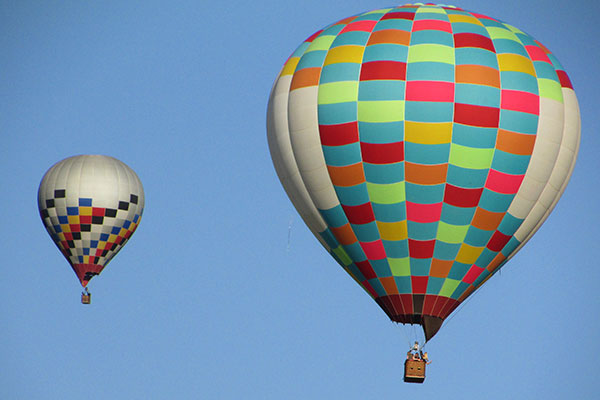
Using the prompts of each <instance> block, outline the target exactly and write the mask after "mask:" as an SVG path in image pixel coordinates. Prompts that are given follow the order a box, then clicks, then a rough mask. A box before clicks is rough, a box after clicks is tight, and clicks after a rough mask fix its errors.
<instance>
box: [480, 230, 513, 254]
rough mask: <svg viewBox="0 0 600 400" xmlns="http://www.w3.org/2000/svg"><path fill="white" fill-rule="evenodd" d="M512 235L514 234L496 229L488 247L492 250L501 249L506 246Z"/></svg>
mask: <svg viewBox="0 0 600 400" xmlns="http://www.w3.org/2000/svg"><path fill="white" fill-rule="evenodd" d="M511 237H512V236H508V235H505V234H504V233H502V232H500V231H496V232H494V234H493V235H492V238H491V239H490V241H489V242H488V244H487V246H486V247H487V248H488V249H490V250H492V251H500V250H502V249H503V248H504V246H505V245H506V243H508V241H509V240H510V238H511Z"/></svg>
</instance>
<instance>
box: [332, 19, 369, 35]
mask: <svg viewBox="0 0 600 400" xmlns="http://www.w3.org/2000/svg"><path fill="white" fill-rule="evenodd" d="M375 24H377V21H369V20H362V21H354V22H350V23H349V24H348V25H346V26H345V27H344V29H342V31H341V32H340V33H339V34H340V35H341V34H342V33H345V32H354V31H361V32H371V31H372V30H373V28H374V27H375Z"/></svg>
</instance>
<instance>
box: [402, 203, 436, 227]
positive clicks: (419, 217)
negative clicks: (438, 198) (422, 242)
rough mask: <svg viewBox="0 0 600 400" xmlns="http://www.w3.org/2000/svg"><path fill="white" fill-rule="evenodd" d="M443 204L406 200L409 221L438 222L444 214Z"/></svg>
mask: <svg viewBox="0 0 600 400" xmlns="http://www.w3.org/2000/svg"><path fill="white" fill-rule="evenodd" d="M442 204H443V203H434V204H420V203H412V202H410V201H407V202H406V216H407V219H408V220H409V221H413V222H421V223H429V222H437V221H439V220H440V216H441V215H442Z"/></svg>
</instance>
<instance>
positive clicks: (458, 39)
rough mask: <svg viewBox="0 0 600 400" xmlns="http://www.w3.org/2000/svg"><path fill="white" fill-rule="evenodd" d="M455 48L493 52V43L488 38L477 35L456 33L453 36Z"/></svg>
mask: <svg viewBox="0 0 600 400" xmlns="http://www.w3.org/2000/svg"><path fill="white" fill-rule="evenodd" d="M454 46H455V47H457V48H458V47H476V48H479V49H485V50H489V51H493V52H495V51H496V50H495V48H494V43H493V42H492V39H490V38H489V37H486V36H483V35H479V34H477V33H457V34H455V35H454Z"/></svg>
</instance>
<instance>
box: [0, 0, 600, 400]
mask: <svg viewBox="0 0 600 400" xmlns="http://www.w3.org/2000/svg"><path fill="white" fill-rule="evenodd" d="M454 4H455V5H457V6H460V7H462V8H465V9H468V10H472V11H476V12H480V13H483V14H486V15H490V16H493V17H496V18H499V19H501V20H503V21H506V22H508V23H510V24H512V25H514V26H517V27H519V28H521V29H522V30H524V31H526V32H528V33H529V34H531V35H532V36H534V37H535V38H537V39H538V40H540V41H541V42H542V43H544V44H545V45H546V46H547V47H548V48H550V50H551V51H552V52H553V53H554V54H555V55H556V56H557V57H558V58H559V59H560V60H561V62H562V64H563V65H564V67H565V68H566V70H567V72H568V73H569V75H570V77H571V80H572V81H573V84H574V86H575V90H576V92H577V95H578V98H579V102H580V107H581V114H582V142H581V150H580V153H579V159H578V162H577V166H576V168H575V171H574V174H573V177H572V179H571V183H570V184H569V186H568V188H567V190H566V192H565V194H564V196H563V198H562V200H561V201H560V202H559V204H558V206H557V207H556V209H555V211H554V213H553V214H552V215H551V216H550V218H549V219H548V220H547V222H546V223H545V224H544V226H543V227H542V228H541V230H540V231H539V232H538V233H537V235H536V236H535V237H534V238H533V239H532V240H531V241H530V242H529V244H528V245H527V246H525V247H524V249H523V250H522V251H521V252H520V253H519V254H518V255H517V256H516V257H514V258H513V259H512V260H511V262H510V263H509V264H507V265H506V267H505V268H504V269H503V270H502V272H501V273H499V274H497V275H495V276H494V277H493V278H492V279H490V280H489V281H488V282H487V284H486V285H485V286H484V287H483V288H482V290H480V291H479V292H477V294H475V295H474V296H472V297H471V298H470V300H468V302H467V303H466V305H465V306H464V307H463V308H461V309H459V311H458V313H456V314H455V315H454V317H452V318H451V319H450V320H449V321H448V323H447V324H446V325H445V326H444V327H443V328H442V330H441V331H440V332H439V334H438V335H437V336H436V337H435V338H434V339H433V340H432V341H431V342H430V343H428V345H427V350H428V351H429V354H430V358H431V359H432V360H433V363H432V364H431V365H430V366H429V368H428V377H427V380H426V381H425V384H424V385H415V384H405V383H403V382H402V369H403V361H404V356H405V354H406V351H407V347H408V343H409V340H410V339H411V338H412V335H413V332H412V330H411V328H410V327H409V328H406V329H402V326H399V325H395V324H393V323H391V322H390V321H389V320H388V318H387V317H386V315H385V314H384V313H383V312H382V311H381V310H380V308H379V307H378V306H377V305H376V304H375V302H373V301H372V300H371V299H370V298H369V296H368V295H367V294H366V293H365V292H363V291H362V289H360V288H359V287H358V285H356V284H355V283H354V282H353V281H352V279H351V278H350V277H349V276H347V275H346V274H345V273H344V271H343V270H342V269H341V268H340V267H339V266H338V265H337V264H336V263H335V262H334V261H333V259H331V258H330V257H329V255H328V254H327V253H326V252H325V251H324V250H323V249H322V248H321V247H320V245H319V243H318V242H317V240H315V239H314V238H313V237H312V236H311V234H310V232H309V231H308V229H307V228H306V227H305V226H304V225H303V223H302V221H301V220H300V218H299V217H298V216H297V214H296V212H295V210H294V208H293V207H292V205H291V203H290V202H289V201H288V199H287V197H286V195H285V193H284V191H283V189H282V188H281V186H280V184H279V181H278V180H277V177H276V175H275V171H274V169H273V167H272V164H271V160H270V156H269V152H268V147H267V141H266V132H265V114H266V105H267V99H268V95H269V91H270V88H271V85H272V83H273V81H274V79H275V78H276V76H277V73H278V72H279V69H280V67H281V66H282V64H283V62H284V61H285V59H286V58H287V57H288V55H289V54H290V53H291V52H292V51H293V50H294V49H295V48H296V46H297V45H298V44H300V42H302V41H303V40H304V39H305V38H306V37H307V36H309V35H310V34H312V33H313V32H315V31H316V30H318V29H320V28H321V27H323V26H325V25H327V24H329V23H331V22H333V21H335V20H338V19H340V18H342V17H346V16H350V15H353V14H356V13H359V12H361V11H365V10H370V9H374V8H380V7H384V6H389V5H393V3H386V2H378V1H366V0H364V1H361V0H349V1H343V2H341V1H339V0H305V1H302V2H282V1H258V2H248V1H230V2H227V3H218V2H203V1H178V2H170V1H148V0H146V1H101V2H100V1H43V2H42V1H25V0H5V1H2V2H1V3H0V52H1V54H2V57H1V58H0V111H1V112H0V131H1V134H2V138H3V139H2V140H3V143H2V146H1V147H0V187H1V188H2V191H3V194H2V198H1V199H2V200H1V203H0V204H1V205H2V207H1V208H0V210H1V211H0V216H1V220H2V227H1V229H2V240H1V241H0V254H1V256H0V257H1V258H0V369H1V371H2V372H0V398H2V399H80V398H87V399H199V398H204V399H307V398H319V399H321V398H322V399H325V398H336V399H341V398H343V399H375V398H379V399H391V398H408V397H412V396H427V398H441V397H443V398H445V399H468V398H485V399H507V398H512V399H565V398H574V399H590V398H594V397H596V395H597V393H596V392H597V388H598V379H600V370H599V369H598V368H597V360H596V356H597V354H598V353H599V352H600V344H599V343H600V340H599V338H600V323H599V311H598V310H599V309H600V291H599V290H598V286H599V284H600V267H599V266H598V260H597V257H596V254H597V251H598V250H597V249H598V244H597V241H598V226H599V223H600V221H599V219H600V218H599V216H600V213H598V211H597V209H598V208H597V207H598V206H597V204H596V203H597V198H598V187H599V186H600V181H599V180H600V178H599V176H600V175H599V172H598V167H599V158H598V153H599V150H600V144H599V140H598V134H597V133H598V131H599V128H600V126H599V125H600V116H599V115H598V112H597V108H596V107H597V105H598V92H599V87H598V79H597V76H598V71H599V69H600V65H599V64H600V63H599V61H600V51H599V50H598V47H597V38H598V37H599V34H600V29H599V28H598V23H597V15H599V13H600V6H599V5H598V3H596V2H592V1H587V0H577V1H567V2H559V3H556V2H551V1H542V0H532V1H528V2H523V1H516V0H515V1H512V0H511V1H502V2H499V1H491V0H487V1H474V0H465V1H461V2H460V3H454ZM86 153H87V154H89V153H91V154H107V155H111V156H114V157H116V158H118V159H120V160H122V161H124V162H125V163H126V164H128V165H129V166H130V167H132V168H133V169H134V170H135V171H136V172H137V173H138V175H139V177H140V179H141V180H142V182H143V184H144V188H145V193H146V209H145V211H144V216H143V219H142V222H141V225H140V228H139V229H138V230H137V232H136V233H135V235H134V236H133V238H132V240H131V241H130V242H129V243H128V244H127V246H126V247H125V248H124V250H123V251H122V252H121V253H119V255H118V256H117V257H115V259H114V260H113V261H112V262H111V264H110V265H109V266H108V267H107V268H106V269H105V270H104V272H103V273H102V275H101V276H99V277H96V278H94V279H93V280H92V281H91V284H90V285H89V287H90V290H91V292H92V293H93V302H92V305H91V306H83V305H81V304H80V299H79V293H80V285H79V283H78V281H77V278H76V277H75V274H74V273H73V272H72V270H71V268H70V267H69V266H68V264H67V263H66V261H65V260H64V258H63V257H62V255H61V254H60V253H59V252H58V250H57V249H56V247H55V246H54V244H53V243H52V242H51V240H50V238H49V236H48V234H47V233H46V231H45V229H44V228H43V225H42V223H41V221H40V218H39V215H38V211H37V203H36V196H37V188H38V185H39V182H40V180H41V178H42V176H43V174H44V173H45V171H46V170H47V169H48V168H49V167H50V166H51V165H52V164H53V163H55V162H57V161H59V160H61V159H63V158H65V157H68V156H71V155H76V154H86ZM290 221H291V229H289V226H290ZM288 235H289V238H290V240H289V242H288Z"/></svg>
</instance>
